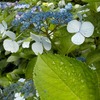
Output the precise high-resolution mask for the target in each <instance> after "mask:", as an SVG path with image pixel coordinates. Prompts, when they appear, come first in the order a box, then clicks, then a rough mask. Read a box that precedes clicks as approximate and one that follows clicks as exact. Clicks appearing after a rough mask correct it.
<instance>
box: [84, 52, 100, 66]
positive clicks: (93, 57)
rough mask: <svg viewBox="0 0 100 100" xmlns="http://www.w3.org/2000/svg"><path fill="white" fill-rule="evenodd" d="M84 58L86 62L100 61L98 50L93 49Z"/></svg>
mask: <svg viewBox="0 0 100 100" xmlns="http://www.w3.org/2000/svg"><path fill="white" fill-rule="evenodd" d="M86 59H87V63H88V64H92V63H94V62H97V61H100V50H94V51H92V52H90V53H89V54H88V56H87V58H86Z"/></svg>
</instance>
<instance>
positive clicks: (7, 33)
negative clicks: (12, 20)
mask: <svg viewBox="0 0 100 100" xmlns="http://www.w3.org/2000/svg"><path fill="white" fill-rule="evenodd" d="M4 34H6V35H7V36H8V37H10V38H11V39H12V40H15V38H16V35H15V33H14V32H12V31H5V32H4Z"/></svg>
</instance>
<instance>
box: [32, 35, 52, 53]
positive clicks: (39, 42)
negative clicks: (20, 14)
mask: <svg viewBox="0 0 100 100" xmlns="http://www.w3.org/2000/svg"><path fill="white" fill-rule="evenodd" d="M31 37H32V39H33V40H35V43H33V44H32V50H33V51H34V53H35V54H36V55H38V53H40V54H42V53H43V47H44V48H45V49H46V50H47V51H48V50H50V49H51V41H50V40H49V39H48V38H47V37H43V36H38V35H35V34H32V33H31Z"/></svg>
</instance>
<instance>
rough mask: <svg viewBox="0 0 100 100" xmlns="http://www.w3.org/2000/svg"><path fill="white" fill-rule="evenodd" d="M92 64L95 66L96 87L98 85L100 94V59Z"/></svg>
mask: <svg viewBox="0 0 100 100" xmlns="http://www.w3.org/2000/svg"><path fill="white" fill-rule="evenodd" d="M94 66H95V67H96V75H97V77H98V87H99V94H100V61H99V62H96V63H94Z"/></svg>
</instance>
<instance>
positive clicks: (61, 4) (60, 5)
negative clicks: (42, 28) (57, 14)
mask: <svg viewBox="0 0 100 100" xmlns="http://www.w3.org/2000/svg"><path fill="white" fill-rule="evenodd" d="M65 5H66V3H65V0H60V1H59V3H58V7H63V6H65Z"/></svg>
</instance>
